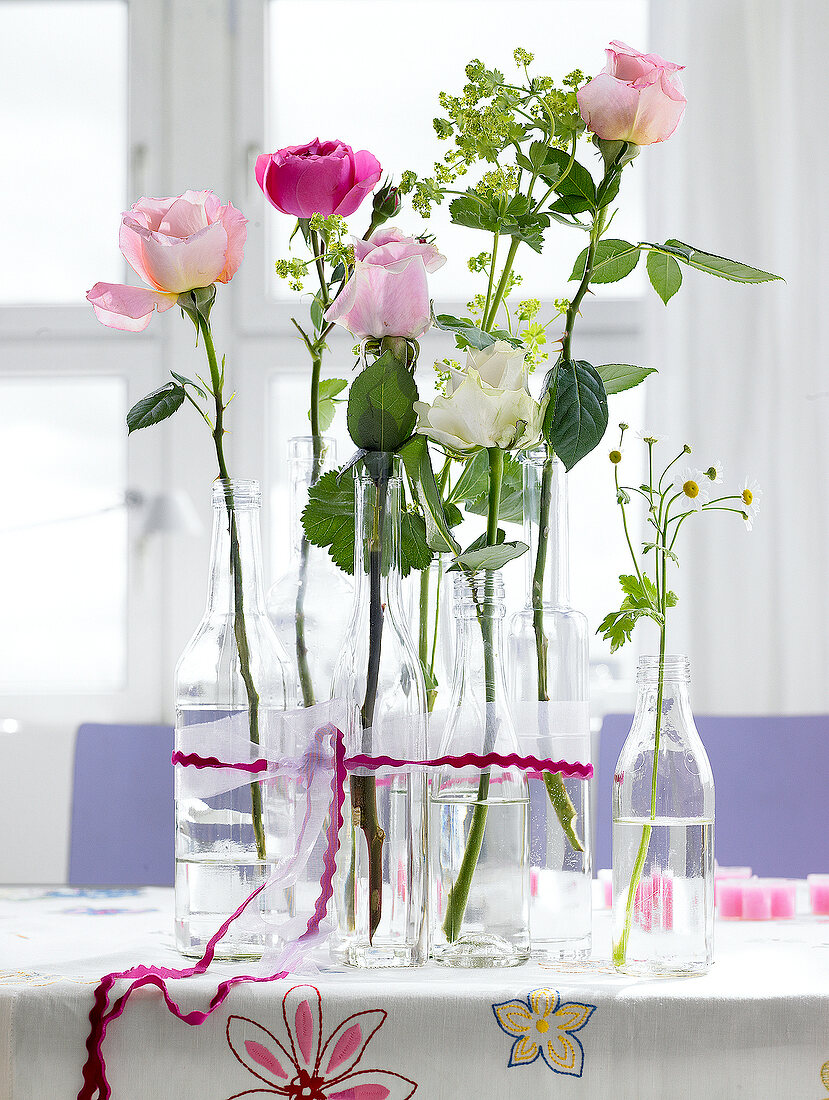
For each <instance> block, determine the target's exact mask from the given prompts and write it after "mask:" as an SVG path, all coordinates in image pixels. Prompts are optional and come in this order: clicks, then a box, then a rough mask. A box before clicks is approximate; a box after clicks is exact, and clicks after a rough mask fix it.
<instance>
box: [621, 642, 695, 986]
mask: <svg viewBox="0 0 829 1100" xmlns="http://www.w3.org/2000/svg"><path fill="white" fill-rule="evenodd" d="M660 673H661V674H662V675H660ZM689 680H690V663H689V661H688V659H687V657H679V656H666V657H664V659H663V661H662V664H661V667H660V660H659V658H658V657H640V658H639V669H638V673H637V682H638V685H639V695H638V698H637V701H636V712H635V714H634V716H633V725H632V726H631V730H630V733H629V734H628V738H627V740H626V741H625V743H624V745H623V746H622V751H621V753H620V754H619V760H618V762H617V764H616V770H615V772H614V776H613V961H614V963H615V964H616V967H617V968H618V969H619V970H621V971H623V972H624V973H626V974H637V975H660V974H696V973H701V972H702V971H705V970H707V969H708V967H709V966H710V965H711V959H712V950H713V936H714V778H713V776H712V774H711V765H710V763H709V762H708V756H707V754H706V752H705V749H704V747H703V744H702V741H700V738H699V734H698V733H697V729H696V726H695V725H694V718H693V715H692V714H691V705H690V702H689V699H688V683H689ZM654 757H656V769H655V770H654Z"/></svg>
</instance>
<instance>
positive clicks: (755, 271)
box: [641, 240, 783, 283]
mask: <svg viewBox="0 0 829 1100" xmlns="http://www.w3.org/2000/svg"><path fill="white" fill-rule="evenodd" d="M641 247H642V248H647V249H650V250H651V251H652V252H662V253H665V254H667V255H669V256H674V257H676V259H677V260H679V262H680V263H683V264H687V265H688V267H695V268H697V270H698V271H705V272H707V274H709V275H717V276H719V278H721V279H730V280H731V281H732V282H735V283H767V282H770V281H771V280H773V279H780V280H781V281H783V280H782V276H780V275H772V274H771V272H769V271H761V270H760V269H759V268H757V267H749V266H748V264H743V263H740V261H739V260H729V259H727V258H726V257H725V256H717V255H715V254H714V253H713V252H703V251H702V249H700V248H694V246H693V245H690V244H684V243H683V242H682V241H675V240H668V241H665V243H664V244H642V246H641Z"/></svg>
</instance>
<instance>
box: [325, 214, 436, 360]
mask: <svg viewBox="0 0 829 1100" xmlns="http://www.w3.org/2000/svg"><path fill="white" fill-rule="evenodd" d="M354 259H355V264H354V271H353V272H352V274H351V277H350V278H349V280H348V282H347V283H346V284H345V286H344V287H343V289H342V291H341V292H340V293H339V294H338V295H337V298H336V299H335V300H334V303H333V304H332V305H331V306H330V307H329V309H328V311H327V312H326V314H325V319H326V321H335V322H336V323H337V324H338V325H342V326H343V327H344V328H347V329H348V331H349V332H350V333H351V334H352V336H356V337H357V338H358V339H360V340H365V339H366V338H367V337H369V336H373V337H376V338H377V339H382V337H384V336H405V337H406V338H407V339H409V340H416V339H417V338H418V337H419V336H422V335H423V333H424V332H425V331H426V330H427V329H428V327H429V325H430V323H431V316H432V311H431V302H430V299H429V284H428V280H427V278H426V276H427V273H431V272H433V271H437V270H438V268H441V267H443V265H444V264H445V263H446V257H445V256H442V255H441V254H440V252H438V250H437V249H436V248H435V246H434V245H432V244H425V243H424V242H423V241H420V240H418V239H417V238H416V237H406V236H404V235H403V234H402V233H401V232H400V230H399V229H394V228H391V227H390V228H388V229H378V230H376V232H374V233H373V234H372V235H371V237H370V238H369V240H367V241H363V240H355V241H354Z"/></svg>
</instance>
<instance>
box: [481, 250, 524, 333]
mask: <svg viewBox="0 0 829 1100" xmlns="http://www.w3.org/2000/svg"><path fill="white" fill-rule="evenodd" d="M519 244H521V241H520V239H519V238H518V237H513V238H512V240H511V241H510V246H509V252H507V258H506V260H505V261H504V270H503V271H502V272H501V278H500V279H499V280H498V286H497V287H496V290H495V295H494V297H493V299H492V305H491V306H490V309H489V313H488V314H485V315H484V319H483V321H482V323H481V328H482V329H483V330H484V332H489V330H490V329H491V328H492V326H493V325H494V323H495V318H496V317H497V316H498V310H499V309H500V308H501V302H502V301H503V298H504V294H505V293H506V290H507V282H508V280H509V277H510V273H511V271H512V265H513V262H514V261H515V253H516V252H517V251H518V246H519Z"/></svg>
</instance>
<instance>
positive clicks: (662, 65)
mask: <svg viewBox="0 0 829 1100" xmlns="http://www.w3.org/2000/svg"><path fill="white" fill-rule="evenodd" d="M605 52H606V53H607V64H606V65H605V67H604V69H603V70H602V71H601V72H600V73H599V75H598V76H595V77H594V78H593V79H592V80H591V81H589V82H588V83H587V84H585V85H584V87H582V88H579V90H578V92H577V93H576V99H577V100H578V104H579V110H580V111H581V117H582V118H583V119H584V121H585V122H586V124H587V129H588V130H591V131H592V132H593V133H594V134H596V136H597V137H600V138H606V139H607V140H609V141H630V142H632V143H633V144H634V145H652V144H653V143H654V142H657V141H665V139H666V138H669V137H670V136H671V134H672V133H673V132H674V130H675V129H676V128H677V126H678V125H679V120H680V119H681V118H682V115H683V113H684V111H685V104H686V102H687V101H686V99H685V96H684V94H683V88H682V81H681V80H680V78H679V75H678V74H679V72H680V70H681V69H684V68H685V66H684V65H675V64H674V63H673V62H672V61H665V59H664V58H662V57H660V56H659V54H655V53H640V52H639V51H638V50H634V49H632V48H631V47H630V46H626V45H625V44H624V42H611V43H610V47H609V48H608V49H607V50H606V51H605Z"/></svg>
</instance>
